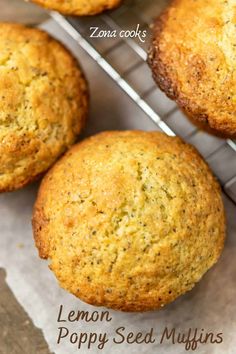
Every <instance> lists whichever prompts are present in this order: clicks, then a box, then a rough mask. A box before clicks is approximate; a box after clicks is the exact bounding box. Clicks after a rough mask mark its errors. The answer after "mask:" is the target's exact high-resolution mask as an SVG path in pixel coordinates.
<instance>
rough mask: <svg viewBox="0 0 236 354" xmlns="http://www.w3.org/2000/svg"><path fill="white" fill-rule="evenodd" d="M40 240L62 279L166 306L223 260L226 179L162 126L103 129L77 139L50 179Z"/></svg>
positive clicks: (124, 302) (86, 290)
mask: <svg viewBox="0 0 236 354" xmlns="http://www.w3.org/2000/svg"><path fill="white" fill-rule="evenodd" d="M33 229H34V235H35V241H36V245H37V247H38V250H39V254H40V256H41V257H42V258H46V259H49V260H50V268H51V269H52V270H53V271H54V273H55V274H56V276H57V278H58V280H59V282H60V284H61V286H62V287H64V288H65V289H67V290H68V291H70V292H71V293H73V294H75V295H76V296H78V297H79V298H81V299H82V300H84V301H86V302H88V303H90V304H93V305H98V306H100V305H101V306H107V307H111V308H114V309H119V310H124V311H145V310H151V309H154V308H159V307H161V306H164V305H165V304H167V303H169V302H171V301H173V300H174V299H175V298H176V297H178V296H179V295H181V294H183V293H184V292H186V291H187V290H190V289H191V288H192V287H193V286H194V284H195V283H196V282H197V281H198V280H199V279H200V278H201V277H202V275H203V274H204V273H205V272H206V271H207V270H208V269H209V268H210V267H211V266H212V265H213V264H214V263H215V262H216V261H217V259H218V258H219V255H220V253H221V251H222V248H223V243H224V237H225V220H224V208H223V204H222V199H221V192H220V188H219V185H218V184H217V182H216V180H215V179H214V177H213V176H212V174H211V172H210V170H209V168H208V166H207V164H206V163H205V162H204V161H203V159H202V158H201V157H200V156H199V154H198V153H197V152H196V150H195V149H194V148H193V147H192V146H190V145H187V144H185V143H184V142H183V141H181V140H180V139H179V138H171V137H168V136H166V135H164V134H162V133H158V132H140V131H126V132H117V131H116V132H104V133H101V134H99V135H96V136H93V137H91V138H89V139H86V140H85V141H83V142H81V143H79V144H77V145H75V146H74V147H73V148H72V149H71V150H70V151H69V152H67V153H66V155H65V156H64V157H63V158H62V159H61V160H60V161H58V162H57V163H56V164H55V165H54V167H53V168H52V169H51V170H50V171H49V173H48V174H47V175H46V177H45V178H44V179H43V182H42V185H41V187H40V191H39V194H38V198H37V201H36V204H35V209H34V216H33Z"/></svg>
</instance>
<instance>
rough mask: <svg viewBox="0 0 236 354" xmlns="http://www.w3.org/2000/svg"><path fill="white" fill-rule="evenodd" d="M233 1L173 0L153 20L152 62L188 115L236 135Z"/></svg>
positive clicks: (163, 85)
mask: <svg viewBox="0 0 236 354" xmlns="http://www.w3.org/2000/svg"><path fill="white" fill-rule="evenodd" d="M235 11H236V8H235V2H234V1H230V0H226V1H215V0H209V1H206V0H198V1H195V0H174V1H173V2H172V3H171V5H170V6H169V7H168V8H167V10H166V11H165V12H164V13H163V14H162V15H161V17H160V18H158V19H157V20H156V22H155V24H154V34H153V43H152V48H151V50H150V58H149V62H150V65H151V67H152V69H153V75H154V78H155V80H156V81H157V83H158V84H159V86H160V87H161V89H162V90H164V91H165V92H166V94H167V95H168V96H169V97H170V98H172V99H175V100H176V101H177V103H178V104H179V105H180V106H181V107H182V108H183V109H184V110H185V111H186V112H187V114H188V115H189V116H190V117H192V118H195V119H197V120H198V121H199V123H202V124H205V125H206V126H208V127H209V128H211V129H213V130H215V131H216V132H219V133H222V134H223V135H225V136H236V72H235V66H236V15H235V14H236V12H235Z"/></svg>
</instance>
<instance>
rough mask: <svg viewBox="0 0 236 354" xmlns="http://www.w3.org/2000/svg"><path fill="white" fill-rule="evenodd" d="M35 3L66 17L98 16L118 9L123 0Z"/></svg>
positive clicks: (41, 0)
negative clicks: (106, 11)
mask: <svg viewBox="0 0 236 354" xmlns="http://www.w3.org/2000/svg"><path fill="white" fill-rule="evenodd" d="M32 1H33V2H35V3H37V4H39V5H41V6H43V7H45V8H47V9H51V10H55V11H58V12H61V13H63V14H65V15H75V16H88V15H96V14H99V13H101V12H103V11H105V10H111V9H113V8H116V7H117V6H118V5H119V4H120V3H121V1H122V0H32Z"/></svg>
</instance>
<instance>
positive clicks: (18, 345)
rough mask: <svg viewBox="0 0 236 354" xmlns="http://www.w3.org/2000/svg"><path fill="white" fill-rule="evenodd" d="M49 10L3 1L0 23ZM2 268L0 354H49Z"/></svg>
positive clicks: (33, 18)
mask: <svg viewBox="0 0 236 354" xmlns="http://www.w3.org/2000/svg"><path fill="white" fill-rule="evenodd" d="M47 18H48V14H47V12H46V11H44V10H42V9H41V8H40V7H38V6H35V5H33V4H29V3H26V2H24V1H23V0H0V21H2V22H5V21H6V22H20V23H25V24H30V25H34V24H38V23H41V22H42V21H44V20H46V19H47ZM5 275H6V273H5V270H3V269H0V329H1V330H0V354H50V352H49V349H48V346H47V343H46V341H45V339H44V337H43V334H42V331H41V330H39V329H38V328H36V327H35V326H34V325H33V323H32V321H31V319H30V318H29V317H28V315H27V314H26V313H25V311H24V309H23V308H22V307H21V305H20V304H19V303H18V302H17V300H16V298H15V297H14V295H13V294H12V292H11V290H10V289H9V287H8V286H7V284H6V281H5Z"/></svg>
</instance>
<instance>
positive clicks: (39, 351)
mask: <svg viewBox="0 0 236 354" xmlns="http://www.w3.org/2000/svg"><path fill="white" fill-rule="evenodd" d="M5 274H6V273H5V271H4V270H3V269H0V328H1V330H0V354H50V352H49V349H48V346H47V344H46V342H45V340H44V337H43V335H42V332H41V330H39V329H38V328H36V327H35V326H34V325H33V323H32V321H31V320H30V318H29V317H28V315H27V314H26V313H25V311H24V310H23V308H22V307H21V306H20V305H19V304H18V302H17V300H16V298H15V297H14V295H13V294H12V292H11V290H10V289H9V287H8V286H7V284H6V282H5Z"/></svg>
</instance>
